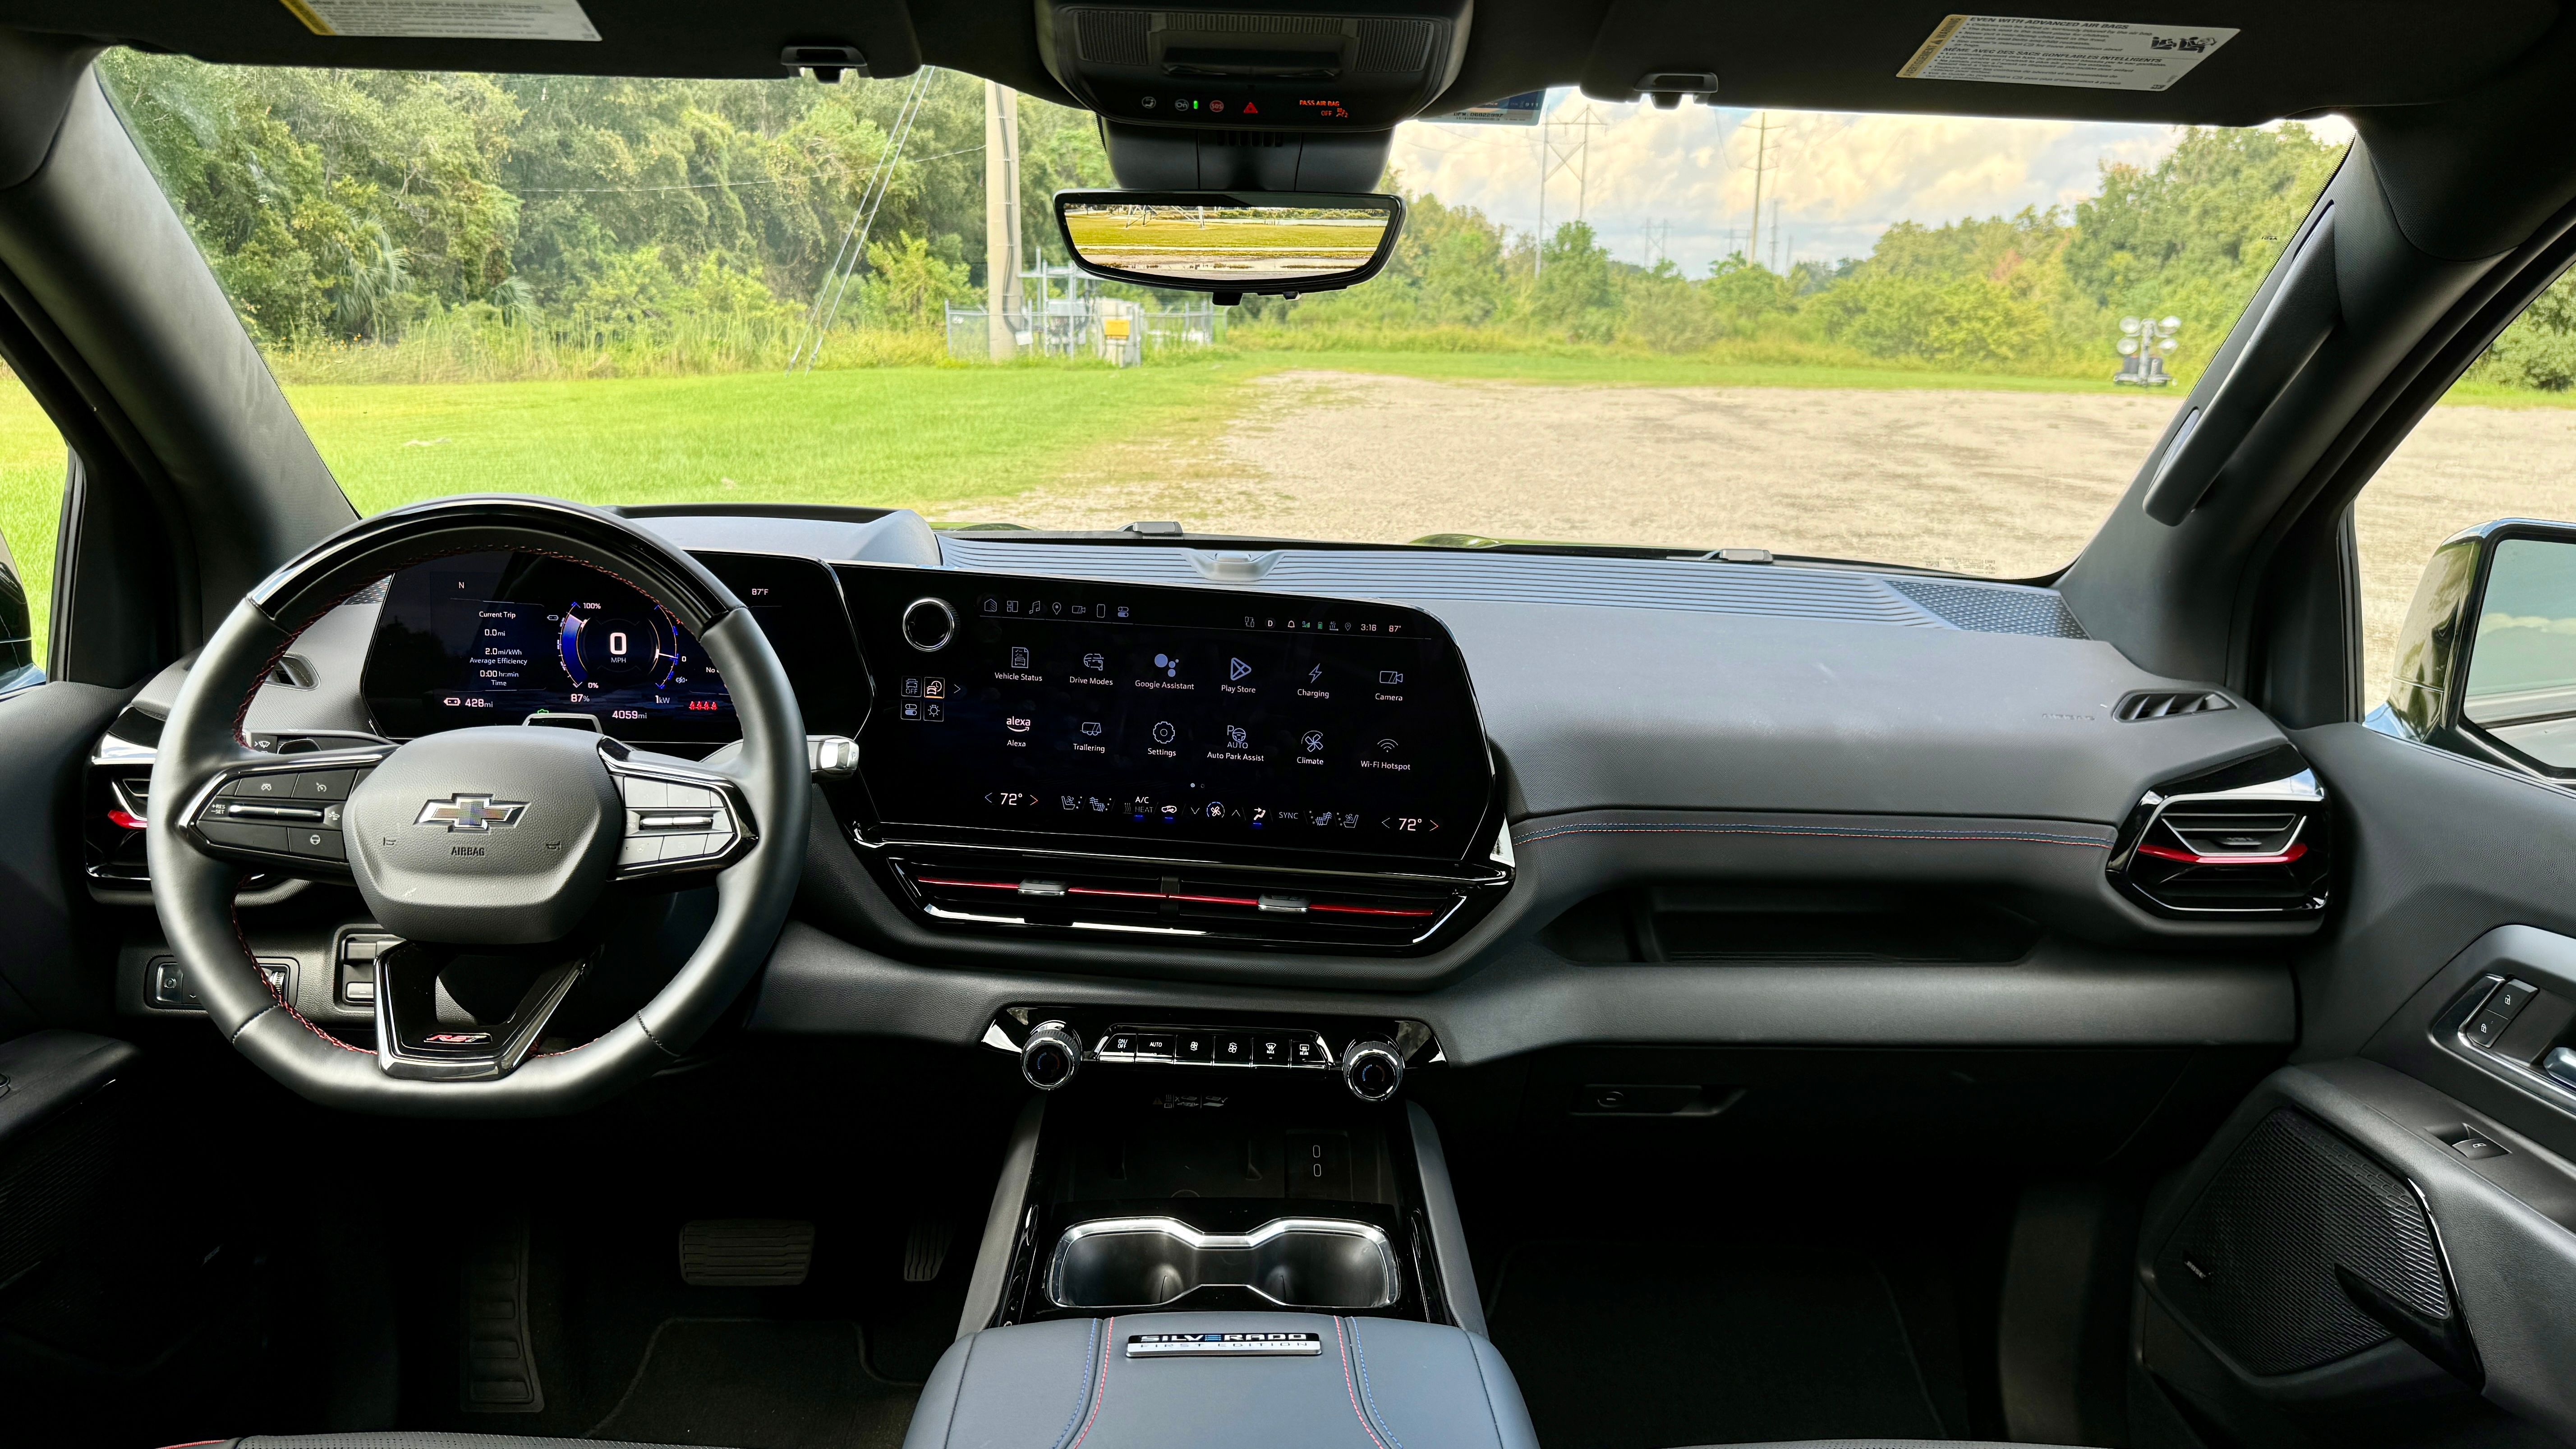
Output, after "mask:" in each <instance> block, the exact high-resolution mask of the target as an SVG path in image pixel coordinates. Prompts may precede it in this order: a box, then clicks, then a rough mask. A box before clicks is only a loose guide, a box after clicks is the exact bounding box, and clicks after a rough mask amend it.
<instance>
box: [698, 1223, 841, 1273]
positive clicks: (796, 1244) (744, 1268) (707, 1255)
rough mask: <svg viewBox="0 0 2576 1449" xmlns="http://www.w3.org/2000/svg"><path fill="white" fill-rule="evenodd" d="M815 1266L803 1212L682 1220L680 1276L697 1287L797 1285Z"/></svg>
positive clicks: (808, 1225) (811, 1232)
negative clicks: (793, 1215) (782, 1215)
mask: <svg viewBox="0 0 2576 1449" xmlns="http://www.w3.org/2000/svg"><path fill="white" fill-rule="evenodd" d="M813 1267H814V1225H813V1224H812V1223H810V1222H807V1221H805V1220H804V1219H802V1218H705V1219H700V1220H699V1221H697V1222H692V1223H683V1224H681V1225H680V1281H682V1282H684V1283H686V1284H688V1285H689V1286H690V1287H692V1288H793V1287H795V1286H796V1285H797V1284H799V1283H802V1282H804V1281H805V1275H806V1274H807V1273H809V1272H811V1271H812V1270H813Z"/></svg>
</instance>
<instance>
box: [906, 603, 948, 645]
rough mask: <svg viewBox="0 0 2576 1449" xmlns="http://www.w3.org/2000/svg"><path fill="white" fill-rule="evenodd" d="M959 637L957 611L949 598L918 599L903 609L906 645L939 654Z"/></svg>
mask: <svg viewBox="0 0 2576 1449" xmlns="http://www.w3.org/2000/svg"><path fill="white" fill-rule="evenodd" d="M956 637H957V611H956V610H955V609H953V608H951V607H949V603H948V601H947V600H946V599H940V598H923V599H915V600H913V601H912V602H911V603H909V604H906V605H904V606H903V642H905V643H906V644H909V645H911V646H912V647H913V648H915V649H918V650H920V651H921V652H922V653H924V654H935V653H937V652H938V651H940V650H942V649H945V648H947V647H948V641H949V640H951V639H954V638H956Z"/></svg>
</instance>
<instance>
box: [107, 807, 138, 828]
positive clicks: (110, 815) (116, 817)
mask: <svg viewBox="0 0 2576 1449" xmlns="http://www.w3.org/2000/svg"><path fill="white" fill-rule="evenodd" d="M107 823H108V824H110V825H113V826H115V827H116V828H117V829H119V830H140V829H142V828H143V817H142V816H140V815H137V814H135V813H134V812H133V811H131V810H116V809H111V810H109V811H108V812H107Z"/></svg>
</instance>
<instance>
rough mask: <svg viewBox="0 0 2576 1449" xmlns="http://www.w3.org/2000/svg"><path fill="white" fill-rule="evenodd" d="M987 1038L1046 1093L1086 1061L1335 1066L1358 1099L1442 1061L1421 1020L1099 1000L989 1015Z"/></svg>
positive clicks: (1286, 1068)
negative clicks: (1264, 1018)
mask: <svg viewBox="0 0 2576 1449" xmlns="http://www.w3.org/2000/svg"><path fill="white" fill-rule="evenodd" d="M984 1043H985V1045H987V1046H990V1047H993V1048H994V1049H996V1050H1000V1051H1007V1052H1011V1053H1013V1054H1015V1055H1017V1056H1018V1057H1019V1059H1020V1073H1021V1075H1022V1076H1023V1077H1024V1078H1026V1079H1027V1081H1028V1083H1029V1085H1030V1086H1033V1087H1036V1088H1037V1089H1038V1090H1040V1091H1045V1092H1052V1091H1055V1090H1057V1089H1058V1088H1061V1087H1064V1086H1066V1085H1068V1084H1070V1083H1071V1082H1072V1081H1073V1080H1074V1078H1075V1077H1076V1075H1077V1074H1079V1073H1080V1072H1082V1071H1083V1069H1085V1068H1087V1067H1106V1068H1116V1069H1128V1068H1138V1067H1143V1068H1161V1069H1167V1070H1205V1071H1208V1072H1211V1073H1225V1074H1228V1075H1232V1074H1237V1073H1254V1074H1258V1076H1259V1077H1261V1078H1266V1079H1271V1080H1277V1081H1281V1082H1283V1083H1285V1082H1288V1081H1290V1080H1293V1078H1294V1077H1295V1076H1298V1075H1302V1074H1307V1073H1313V1074H1316V1075H1318V1076H1320V1075H1323V1074H1327V1073H1329V1074H1333V1075H1336V1076H1338V1077H1340V1078H1341V1080H1342V1081H1343V1083H1344V1084H1345V1085H1346V1086H1347V1087H1348V1088H1349V1089H1350V1091H1351V1093H1352V1094H1353V1095H1354V1096H1357V1097H1359V1098H1360V1099H1361V1100H1362V1101H1367V1102H1383V1101H1386V1100H1387V1099H1389V1098H1391V1097H1393V1096H1394V1095H1395V1093H1396V1090H1397V1088H1398V1087H1399V1086H1401V1085H1402V1083H1403V1081H1404V1075H1405V1072H1406V1070H1407V1069H1408V1068H1409V1067H1418V1066H1429V1065H1433V1064H1435V1063H1438V1062H1440V1061H1441V1060H1443V1058H1442V1055H1441V1051H1440V1047H1439V1043H1438V1042H1437V1041H1436V1040H1435V1039H1434V1038H1433V1036H1432V1032H1431V1028H1430V1027H1428V1026H1426V1025H1424V1024H1423V1023H1421V1022H1419V1021H1410V1020H1402V1019H1394V1018H1373V1019H1348V1020H1330V1021H1316V1022H1311V1023H1309V1022H1280V1021H1272V1022H1249V1023H1245V1022H1240V1021H1237V1022H1215V1023H1210V1022H1188V1021H1176V1022H1170V1023H1167V1024H1166V1023H1155V1022H1152V1021H1150V1020H1148V1021H1147V1022H1145V1023H1144V1024H1138V1022H1137V1020H1136V1019H1135V1018H1134V1017H1132V1016H1128V1015H1125V1014H1119V1013H1116V1012H1115V1011H1114V1009H1110V1010H1104V1009H1102V1008H1099V1007H1076V1008H1066V1009H1054V1008H1048V1007H1043V1006H1015V1007H1011V1008H1009V1009H1007V1010H1005V1011H1003V1012H1001V1013H999V1014H997V1015H996V1016H995V1017H994V1018H993V1023H992V1025H991V1026H990V1027H988V1028H987V1029H986V1031H985V1034H984ZM1274 1074H1275V1075H1274Z"/></svg>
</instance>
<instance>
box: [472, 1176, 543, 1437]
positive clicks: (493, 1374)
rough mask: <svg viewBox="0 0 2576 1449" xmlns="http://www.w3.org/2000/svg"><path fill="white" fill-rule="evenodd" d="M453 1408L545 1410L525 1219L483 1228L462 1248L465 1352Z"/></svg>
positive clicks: (493, 1411) (509, 1411) (480, 1411)
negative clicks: (531, 1314)
mask: <svg viewBox="0 0 2576 1449" xmlns="http://www.w3.org/2000/svg"><path fill="white" fill-rule="evenodd" d="M457 1397H458V1403H457V1407H459V1408H461V1409H463V1410H465V1411H466V1412H467V1413H471V1414H535V1413H541V1412H543V1411H544V1409H545V1407H546V1393H545V1389H544V1388H543V1387H542V1386H541V1385H539V1384H538V1382H537V1346H536V1339H535V1338H534V1337H533V1336H532V1335H531V1334H530V1333H529V1332H528V1220H527V1219H526V1218H524V1217H513V1218H506V1219H502V1220H499V1221H496V1222H493V1223H490V1224H488V1225H486V1226H484V1227H483V1228H482V1229H480V1230H479V1231H477V1232H475V1233H474V1234H473V1235H472V1236H471V1237H470V1238H468V1239H467V1241H466V1246H465V1351H464V1363H463V1376H462V1382H461V1383H460V1386H459V1388H458V1395H457Z"/></svg>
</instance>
